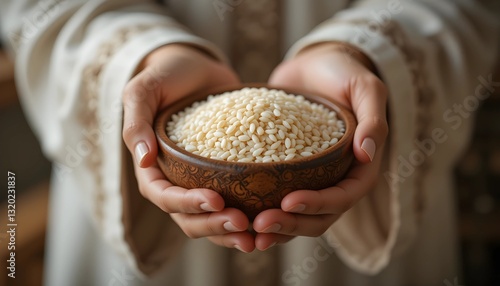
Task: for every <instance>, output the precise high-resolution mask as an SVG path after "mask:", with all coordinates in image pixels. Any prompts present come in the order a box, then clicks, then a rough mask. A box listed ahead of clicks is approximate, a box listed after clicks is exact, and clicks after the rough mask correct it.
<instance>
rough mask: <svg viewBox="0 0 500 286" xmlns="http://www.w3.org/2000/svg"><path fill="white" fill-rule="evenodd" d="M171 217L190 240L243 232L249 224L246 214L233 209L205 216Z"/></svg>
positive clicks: (180, 215)
mask: <svg viewBox="0 0 500 286" xmlns="http://www.w3.org/2000/svg"><path fill="white" fill-rule="evenodd" d="M171 217H172V219H173V220H174V221H175V222H176V223H177V224H178V225H179V227H180V228H181V229H182V231H184V233H185V234H186V235H187V236H188V237H190V238H200V237H206V236H215V235H222V234H227V233H233V232H242V231H246V230H247V229H248V224H249V222H248V218H247V217H246V216H245V214H244V213H243V212H241V211H240V210H237V209H233V208H227V209H224V210H222V211H220V212H213V213H203V214H171Z"/></svg>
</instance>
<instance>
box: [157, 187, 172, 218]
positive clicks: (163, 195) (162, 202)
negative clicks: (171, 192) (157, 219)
mask: <svg viewBox="0 0 500 286" xmlns="http://www.w3.org/2000/svg"><path fill="white" fill-rule="evenodd" d="M167 196H168V192H167V191H166V190H165V191H163V192H161V194H160V197H159V200H160V201H159V202H158V205H159V207H160V208H161V209H162V210H163V211H164V212H166V213H174V211H173V210H172V209H171V207H170V205H169V203H168V202H169V199H170V198H168V197H167Z"/></svg>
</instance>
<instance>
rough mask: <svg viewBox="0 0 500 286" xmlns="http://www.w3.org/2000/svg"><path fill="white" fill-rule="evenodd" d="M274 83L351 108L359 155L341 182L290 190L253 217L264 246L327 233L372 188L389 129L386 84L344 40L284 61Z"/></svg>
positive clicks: (259, 241) (259, 242)
mask: <svg viewBox="0 0 500 286" xmlns="http://www.w3.org/2000/svg"><path fill="white" fill-rule="evenodd" d="M269 83H270V84H271V85H274V86H282V87H290V88H300V89H304V90H308V91H311V92H316V93H319V94H323V95H326V96H329V97H331V98H332V99H334V100H336V101H337V102H339V103H340V104H343V105H344V106H346V107H348V108H350V109H351V110H352V111H353V112H354V115H355V116H356V118H357V121H358V126H357V128H356V130H355V134H354V142H353V151H354V155H355V158H356V160H355V162H354V163H353V165H352V167H351V169H350V170H349V171H348V173H347V175H346V176H345V178H344V179H343V180H342V181H341V182H339V183H338V184H337V185H336V186H333V187H331V188H327V189H324V190H319V191H314V192H311V191H308V190H298V191H295V192H291V193H290V194H288V195H287V196H285V197H284V198H283V200H282V202H281V209H270V210H266V211H263V212H262V213H260V214H259V215H258V216H257V217H256V218H255V220H254V222H253V228H254V230H255V231H256V232H257V235H256V237H255V246H256V248H257V249H259V250H265V249H267V248H269V247H271V246H273V245H274V244H276V243H285V242H288V241H289V240H291V239H293V238H294V237H296V236H319V235H321V234H323V233H324V232H325V231H326V230H327V229H328V228H329V227H330V226H331V225H332V224H333V223H334V222H335V221H336V220H337V219H338V218H339V217H340V216H341V215H342V213H344V212H346V211H347V210H349V209H350V208H351V207H352V206H353V205H354V204H355V203H356V202H357V201H359V200H360V199H361V198H362V197H363V196H365V195H366V194H367V193H368V192H369V191H370V190H372V189H373V188H374V187H375V185H376V183H377V178H378V171H379V168H380V165H381V161H382V153H383V149H384V144H385V140H386V137H387V134H388V125H387V118H386V102H387V90H386V88H385V85H384V84H383V83H382V81H381V80H380V79H379V78H378V77H377V76H376V75H375V72H374V68H373V66H372V65H371V61H370V60H368V58H366V56H364V55H363V54H362V53H361V52H359V51H357V50H356V49H355V48H353V47H350V46H346V45H345V44H339V43H323V44H318V45H315V46H311V47H309V48H307V49H306V50H304V51H302V52H301V53H300V54H299V55H297V56H296V57H295V58H292V59H290V60H288V61H286V62H283V63H282V64H281V65H279V66H278V67H277V68H276V69H275V71H274V72H273V74H272V75H271V78H270V80H269Z"/></svg>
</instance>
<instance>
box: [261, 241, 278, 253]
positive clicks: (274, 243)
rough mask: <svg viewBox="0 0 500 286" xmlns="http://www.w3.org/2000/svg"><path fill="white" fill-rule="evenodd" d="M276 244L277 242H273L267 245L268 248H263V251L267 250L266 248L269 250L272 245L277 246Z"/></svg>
mask: <svg viewBox="0 0 500 286" xmlns="http://www.w3.org/2000/svg"><path fill="white" fill-rule="evenodd" d="M275 245H276V242H273V243H271V244H270V245H269V246H268V247H266V248H264V249H262V251H266V250H268V249H269V248H271V247H273V246H275Z"/></svg>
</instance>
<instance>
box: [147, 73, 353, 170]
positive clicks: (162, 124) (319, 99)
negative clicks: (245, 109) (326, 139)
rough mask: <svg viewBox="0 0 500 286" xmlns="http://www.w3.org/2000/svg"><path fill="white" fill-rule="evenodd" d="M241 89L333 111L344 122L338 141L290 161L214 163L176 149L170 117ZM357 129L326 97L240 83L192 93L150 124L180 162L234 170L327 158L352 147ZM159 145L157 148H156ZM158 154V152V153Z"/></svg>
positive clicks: (348, 112) (160, 142)
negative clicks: (279, 92) (279, 95)
mask: <svg viewBox="0 0 500 286" xmlns="http://www.w3.org/2000/svg"><path fill="white" fill-rule="evenodd" d="M243 88H267V89H270V90H272V89H275V90H283V91H284V92H286V93H287V94H293V95H296V96H298V95H302V96H303V97H304V98H305V99H307V100H308V101H310V102H313V103H320V104H322V105H323V106H325V107H326V108H328V109H329V110H333V111H335V112H336V113H337V116H338V118H339V119H341V120H343V121H344V123H345V132H344V135H343V136H342V138H340V140H339V141H338V142H337V143H335V145H333V146H330V147H328V148H327V149H325V150H323V151H321V152H319V153H316V154H313V155H311V156H307V157H300V158H294V159H291V160H287V161H279V162H258V163H256V162H233V161H226V160H218V159H211V158H208V157H204V156H201V155H197V154H194V153H192V152H189V151H187V150H186V149H184V148H181V147H179V146H177V144H175V143H174V142H173V141H172V140H171V139H170V138H169V136H168V135H167V131H166V127H167V123H168V122H169V121H170V118H171V117H172V115H173V114H177V113H178V112H180V111H182V110H184V109H185V108H187V107H189V106H191V105H192V104H193V103H194V102H196V101H201V100H206V98H208V96H210V95H218V94H222V93H224V92H231V91H235V90H240V89H243ZM356 126H357V121H356V118H355V117H354V114H353V113H352V111H351V110H349V109H348V108H347V107H345V106H343V105H342V104H340V103H338V102H337V101H336V100H334V99H331V98H328V97H327V96H325V95H324V94H321V93H317V92H312V91H307V90H304V89H300V88H294V87H283V86H279V85H270V84H267V83H242V84H231V85H221V86H218V87H214V88H210V89H208V90H204V91H197V92H193V93H191V94H189V95H187V96H185V97H183V98H181V99H179V100H177V101H175V102H173V103H172V104H170V105H169V106H168V107H166V108H164V109H163V110H161V111H160V112H159V113H158V115H157V117H156V118H155V121H154V131H155V135H156V138H157V141H158V145H159V148H161V149H163V150H165V149H168V151H169V152H170V153H173V155H175V156H176V157H180V159H188V158H192V159H193V158H194V159H196V160H197V161H198V164H199V165H212V164H218V165H219V167H220V168H224V167H227V168H234V167H235V166H241V167H242V168H245V167H249V166H255V165H259V166H269V167H275V166H280V165H281V166H282V165H287V164H292V163H306V162H309V163H311V162H313V161H315V160H317V159H320V158H323V157H325V156H328V155H331V154H333V153H335V152H338V150H340V149H342V148H343V146H344V145H346V144H352V142H353V140H354V131H355V129H356ZM160 146H161V147H160ZM158 151H159V150H158Z"/></svg>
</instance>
